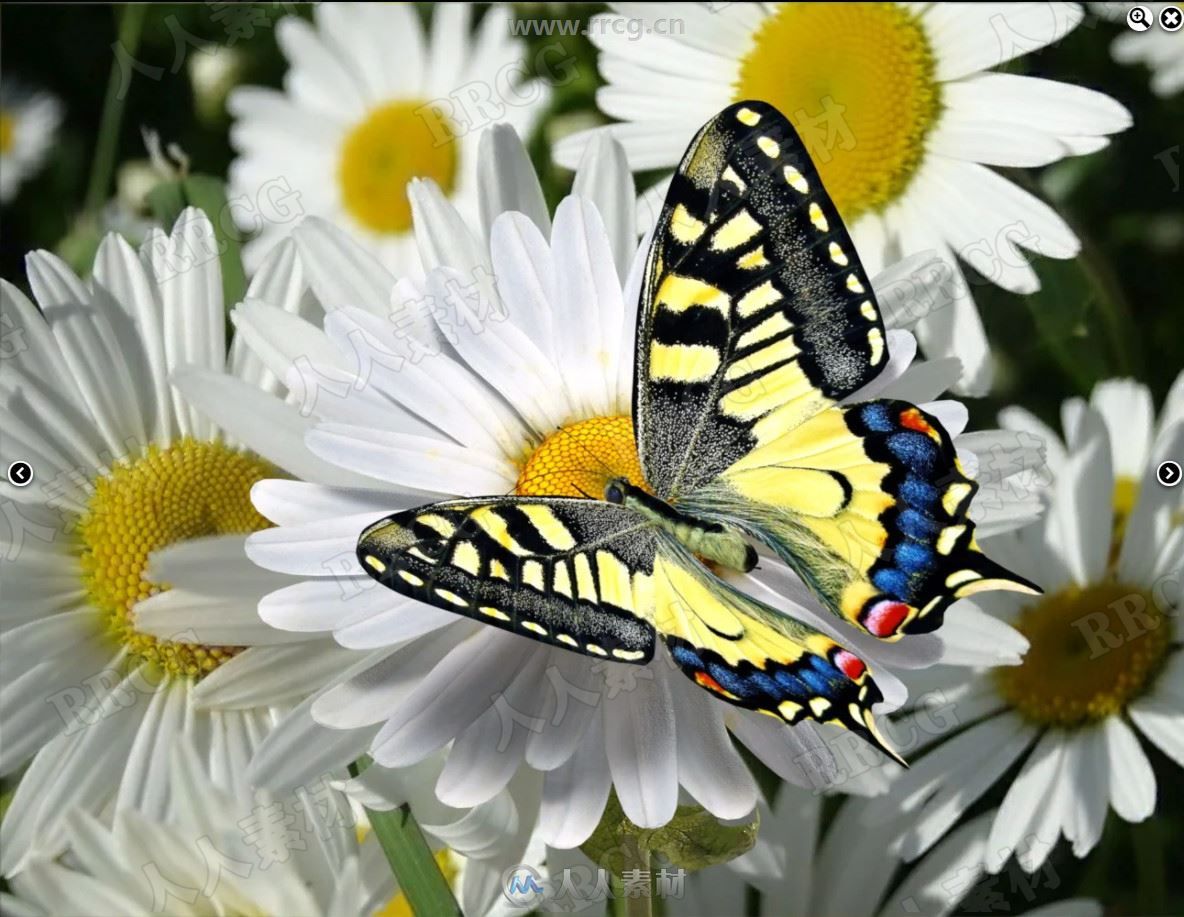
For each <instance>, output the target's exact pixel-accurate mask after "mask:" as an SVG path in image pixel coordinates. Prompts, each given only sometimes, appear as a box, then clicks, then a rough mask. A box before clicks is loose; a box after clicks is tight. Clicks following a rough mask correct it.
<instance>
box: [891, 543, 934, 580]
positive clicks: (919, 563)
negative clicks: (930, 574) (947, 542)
mask: <svg viewBox="0 0 1184 917" xmlns="http://www.w3.org/2000/svg"><path fill="white" fill-rule="evenodd" d="M892 559H893V560H894V561H895V563H896V566H897V567H899V568H900V569H901V570H903V571H904V572H905V573H921V572H923V571H925V570H927V569H929V567H930V566H931V565H932V563H933V559H934V558H933V550H932V549H931V548H930V547H929V546H928V545H925V544H922V543H921V542H919V541H902V542H901V543H900V544H898V545H897V546H896V550H895V551H894V552H893V555H892Z"/></svg>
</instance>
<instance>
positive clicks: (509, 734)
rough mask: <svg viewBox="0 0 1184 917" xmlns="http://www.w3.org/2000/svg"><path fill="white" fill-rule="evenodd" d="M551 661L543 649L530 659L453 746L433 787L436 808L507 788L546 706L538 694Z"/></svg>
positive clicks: (485, 799)
mask: <svg viewBox="0 0 1184 917" xmlns="http://www.w3.org/2000/svg"><path fill="white" fill-rule="evenodd" d="M550 655H551V654H550V652H548V651H546V650H543V649H538V650H536V651H535V652H534V653H532V654H531V656H530V657H529V659H528V660H527V662H526V664H525V665H523V666H522V667H521V668H520V669H519V671H518V674H517V675H516V676H515V678H514V680H513V681H512V682H510V684H509V685H508V686H507V687H506V689H505V691H504V692H502V693H501V694H500V695H498V696H497V698H496V699H495V701H494V705H493V706H492V707H490V708H489V709H488V710H486V711H485V712H484V713H483V714H481V716H479V717H478V718H477V720H476V721H475V722H474V723H473V724H472V725H471V726H469V728H468V729H466V730H465V731H464V732H463V733H461V735H460V736H459V737H458V738H457V740H456V741H455V742H453V743H452V748H451V750H450V751H449V753H448V761H447V763H446V764H445V765H444V770H443V772H442V773H441V774H440V780H439V782H438V783H437V784H436V795H437V796H438V797H439V798H440V801H441V802H444V803H445V804H447V805H451V806H457V807H458V808H463V807H468V806H475V805H480V804H482V803H484V802H488V801H489V800H490V799H492V798H493V797H494V796H495V795H496V794H497V793H499V792H500V791H501V790H503V789H504V788H505V787H506V785H507V784H508V783H509V782H510V778H511V777H513V776H514V774H515V772H516V771H517V770H518V766H519V765H520V764H521V763H522V755H523V752H524V751H525V750H526V741H527V738H528V737H529V736H530V735H531V734H532V733H533V732H534V731H535V729H536V728H537V724H538V714H539V712H540V710H541V707H542V705H543V703H544V702H545V701H544V698H545V694H544V693H541V692H540V690H539V689H540V686H541V683H542V681H543V669H544V667H545V665H546V663H547V661H548V659H549V658H550Z"/></svg>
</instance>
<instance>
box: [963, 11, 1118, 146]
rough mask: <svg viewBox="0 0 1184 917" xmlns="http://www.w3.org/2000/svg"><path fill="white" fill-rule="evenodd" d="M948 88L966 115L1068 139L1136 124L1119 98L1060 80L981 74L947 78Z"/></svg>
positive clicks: (1112, 131)
mask: <svg viewBox="0 0 1184 917" xmlns="http://www.w3.org/2000/svg"><path fill="white" fill-rule="evenodd" d="M1031 5H1033V6H1036V5H1040V4H1031ZM942 92H943V94H944V99H943V101H944V102H945V103H946V104H947V105H948V106H949V107H950V109H952V110H957V111H958V113H959V118H960V120H964V121H969V120H970V119H971V118H976V117H977V118H978V119H981V121H984V122H992V121H996V120H1006V121H1013V120H1014V121H1017V122H1019V123H1021V124H1023V125H1025V126H1030V127H1032V128H1037V129H1039V130H1040V131H1043V132H1045V133H1049V134H1053V135H1054V136H1056V137H1058V138H1062V139H1067V138H1070V137H1091V136H1097V135H1098V134H1113V133H1117V132H1118V131H1122V130H1126V129H1127V128H1128V127H1130V125H1131V115H1130V112H1128V111H1127V110H1126V109H1125V108H1124V107H1123V106H1122V105H1121V104H1119V103H1118V102H1116V101H1115V100H1114V99H1112V98H1110V97H1109V96H1107V95H1103V94H1102V93H1100V92H1095V91H1094V90H1092V89H1086V88H1085V87H1083V86H1075V85H1073V84H1072V83H1062V82H1058V81H1056V80H1046V79H1040V78H1038V77H1031V76H1020V75H1018V74H1014V73H980V74H977V75H976V76H972V77H970V78H969V79H965V80H958V81H957V82H953V83H947V84H946V85H944V86H943V87H942Z"/></svg>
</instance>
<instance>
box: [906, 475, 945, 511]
mask: <svg viewBox="0 0 1184 917" xmlns="http://www.w3.org/2000/svg"><path fill="white" fill-rule="evenodd" d="M900 498H901V499H902V500H903V501H904V502H905V503H906V504H908V505H909V506H914V507H917V508H921V509H926V510H929V509H931V508H932V507H933V506H934V505H935V504H936V503H937V502H938V500H940V499H941V491H940V490H938V488H937V487H935V486H934V485H932V484H930V483H929V482H928V481H926V480H925V479H924V478H919V477H917V476H916V475H915V474H910V475H909V476H908V477H907V478H905V479H904V481H903V482H902V483H901V485H900Z"/></svg>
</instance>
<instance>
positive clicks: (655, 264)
mask: <svg viewBox="0 0 1184 917" xmlns="http://www.w3.org/2000/svg"><path fill="white" fill-rule="evenodd" d="M886 362H887V342H886V338H885V330H884V323H883V321H882V319H881V316H880V312H879V309H878V307H877V304H876V298H875V296H874V294H873V292H872V290H871V284H870V283H869V281H868V279H867V277H866V276H865V274H864V272H863V269H862V267H861V266H860V264H859V260H858V258H857V257H856V254H855V249H854V246H853V245H852V242H851V239H850V237H849V236H848V234H847V231H846V229H845V228H844V226H843V223H842V221H841V220H840V218H839V214H838V212H837V211H836V209H835V207H834V204H833V203H832V202H831V200H830V198H829V197H828V196H827V194H826V191H825V189H824V188H823V186H822V182H821V180H820V179H819V175H818V172H817V170H816V169H815V168H814V166H813V164H812V163H811V161H810V158H809V156H808V155H807V153H806V151H805V148H804V147H803V145H802V142H801V140H800V139H799V138H798V136H797V134H796V133H795V132H794V129H793V127H792V126H791V125H790V123H789V121H788V120H787V119H786V118H785V117H784V116H783V115H782V114H781V113H780V112H778V111H777V110H776V109H775V108H773V107H772V106H770V105H768V104H766V103H763V102H758V101H745V102H739V103H736V104H734V105H731V106H729V107H728V108H726V109H724V110H723V111H722V112H720V113H719V114H718V115H717V116H716V117H714V118H713V119H712V120H711V121H709V122H708V123H707V124H706V125H705V126H704V127H703V128H702V129H701V130H700V131H699V132H698V134H697V135H696V136H695V138H694V140H693V141H692V142H691V144H690V146H689V148H688V149H687V152H686V154H685V155H684V156H683V159H682V162H681V164H680V165H679V167H678V169H677V171H676V173H675V174H674V176H673V179H672V181H671V184H670V189H669V191H668V193H667V196H666V201H665V204H664V206H663V209H662V212H661V215H660V217H659V219H658V222H657V225H656V227H655V231H654V236H653V241H652V242H651V245H650V249H649V252H648V256H647V260H646V264H645V271H644V279H643V285H642V291H641V300H640V303H639V308H638V320H637V336H636V351H635V354H634V386H633V428H634V435H635V440H636V447H637V452H638V457H639V459H640V466H641V469H642V472H643V475H644V478H643V479H642V480H628V479H625V478H612V479H610V480H608V481H607V482H606V485H605V489H604V493H603V495H599V494H597V495H589V497H588V498H575V497H558V496H557V497H519V496H504V495H503V496H489V497H481V498H475V499H471V498H461V499H455V500H447V501H443V502H437V503H433V504H430V505H427V506H422V507H419V508H416V509H411V510H406V511H403V512H399V513H396V514H394V515H392V516H390V517H388V518H386V519H383V520H381V521H379V522H377V523H375V524H373V525H371V526H369V527H368V528H367V529H366V530H365V531H364V532H363V533H362V534H361V536H360V538H359V540H358V548H357V553H358V559H359V561H360V562H361V564H362V566H363V567H364V569H366V571H367V572H368V573H369V574H370V575H371V576H372V577H373V578H375V579H376V580H378V581H379V582H380V583H382V584H384V585H385V586H387V587H389V588H391V589H393V590H395V591H396V592H399V593H402V594H404V595H408V596H412V597H414V598H417V599H420V600H422V601H424V602H427V603H429V604H431V605H433V606H436V607H438V608H444V609H447V610H449V611H452V612H455V613H457V614H459V615H464V616H466V617H468V618H472V619H475V620H478V621H483V622H485V623H487V624H490V625H493V626H495V627H499V628H503V629H505V630H510V631H513V632H515V633H519V634H522V635H524V636H526V637H530V638H533V639H535V640H538V641H541V642H543V643H547V644H551V645H553V646H559V647H564V648H566V649H568V650H571V651H572V652H575V653H582V654H584V655H587V656H591V657H599V658H603V659H606V660H612V661H616V662H622V663H631V664H639V665H640V664H645V663H647V662H649V661H650V660H651V659H652V658H653V656H654V652H655V644H656V640H658V639H660V640H661V641H662V642H663V643H664V644H665V646H666V649H667V650H668V651H669V655H670V658H671V659H672V660H673V662H674V663H675V664H676V665H677V666H678V667H679V668H680V669H681V670H682V671H683V672H684V673H685V674H686V675H687V676H688V677H689V678H691V679H692V680H693V681H694V682H695V683H696V684H697V685H699V686H700V687H702V688H703V689H705V690H707V691H710V692H712V693H713V694H714V695H716V696H717V697H720V698H722V699H724V700H726V701H728V702H730V703H732V704H736V705H738V706H741V707H745V708H749V709H753V710H758V711H761V712H764V713H767V714H770V715H772V716H776V717H780V718H781V719H783V720H784V721H785V722H787V723H791V724H792V723H798V722H800V721H802V720H803V719H807V718H809V719H813V720H816V721H819V722H824V723H833V724H836V725H839V726H842V727H845V728H847V729H850V730H852V731H854V732H855V733H857V734H859V735H861V736H863V737H864V738H866V739H868V740H869V741H871V742H873V743H874V744H876V745H877V746H879V747H880V748H881V749H883V750H885V751H886V752H888V753H889V754H892V755H894V756H896V753H895V752H894V751H893V750H892V749H891V748H890V746H889V745H888V743H887V742H886V741H885V740H884V738H883V736H882V735H881V734H880V732H879V730H878V728H877V725H876V722H875V719H874V717H873V715H872V708H873V707H874V705H875V704H876V703H877V702H879V701H880V700H882V699H883V696H882V693H881V691H880V689H879V688H878V687H877V685H876V684H875V682H874V680H873V678H872V675H871V673H870V671H869V669H868V666H867V664H866V663H865V662H864V661H863V660H862V659H861V658H860V657H858V656H857V655H856V654H855V653H853V652H851V651H850V650H848V649H845V648H844V647H843V646H841V645H840V644H839V643H837V642H836V641H835V640H833V639H831V637H829V636H827V635H826V634H824V633H822V632H821V631H819V630H817V629H815V628H813V627H810V626H808V625H807V624H805V623H802V622H800V621H797V620H795V619H793V618H791V617H788V616H787V615H785V614H783V613H782V612H780V611H778V610H777V609H775V608H773V607H771V606H770V605H768V604H766V603H764V602H761V601H758V600H757V599H755V598H752V597H751V596H749V595H747V594H746V593H745V592H743V591H742V590H741V589H739V588H737V586H736V585H735V584H734V583H733V582H731V581H729V579H728V578H726V577H725V576H719V575H717V574H716V571H720V572H726V571H731V572H733V573H746V572H748V571H750V570H752V569H753V567H754V566H755V565H756V564H757V561H758V558H759V555H758V553H757V550H756V547H755V546H756V545H763V546H764V547H765V548H766V549H767V550H769V551H771V552H772V553H773V554H774V555H776V556H777V557H779V558H780V559H781V560H782V561H783V562H784V563H785V564H787V565H788V566H789V567H790V568H792V569H793V570H794V571H795V572H796V573H797V574H798V575H799V576H800V577H801V579H802V580H803V581H804V582H805V583H806V585H807V586H809V588H810V589H811V590H812V591H813V592H814V594H815V595H816V596H817V597H818V599H819V600H820V601H821V603H822V604H823V605H824V606H825V607H826V609H828V610H829V611H830V612H832V613H833V614H834V615H835V616H837V617H838V618H839V619H841V620H844V621H846V622H848V623H850V624H852V625H855V626H856V627H859V628H861V629H863V630H865V631H867V632H868V633H870V634H872V635H874V636H875V637H878V638H881V639H884V640H894V639H898V638H899V637H900V636H901V635H904V634H913V633H921V632H925V631H931V630H933V629H935V628H937V627H938V626H939V625H940V623H941V619H942V615H943V613H944V611H945V609H946V608H947V607H948V606H949V605H950V604H951V603H952V602H954V601H956V600H957V599H959V598H962V597H964V596H967V595H972V594H974V593H975V592H978V591H981V590H984V589H1014V590H1019V591H1037V590H1036V588H1035V587H1034V586H1033V585H1032V584H1031V583H1028V582H1027V581H1026V580H1023V579H1021V578H1020V577H1018V576H1015V575H1014V574H1012V573H1010V572H1008V571H1007V570H1005V569H1004V568H1002V567H1000V566H999V565H997V564H995V563H994V562H992V561H991V560H989V559H988V558H987V557H986V556H985V555H984V554H983V553H982V552H981V551H980V550H979V548H978V547H977V545H976V544H975V541H974V535H973V531H974V524H973V523H972V522H971V520H970V518H969V516H968V511H969V507H970V503H971V499H972V497H973V495H974V492H975V483H974V481H973V480H971V479H970V478H969V477H967V476H966V475H965V474H964V473H963V471H962V469H961V467H960V465H959V462H958V458H957V455H956V452H955V449H954V445H953V442H952V440H951V438H950V436H949V434H948V433H947V432H946V431H945V430H944V429H943V428H942V425H941V423H940V422H939V421H938V420H937V419H936V418H935V417H933V416H931V415H929V414H926V413H925V412H924V411H922V410H921V409H920V408H917V407H915V406H914V405H911V404H907V403H904V402H900V401H889V400H879V401H869V402H865V403H859V404H844V403H842V402H843V400H844V399H846V398H847V397H848V396H850V395H852V394H854V393H855V392H857V391H858V390H859V389H860V388H862V387H863V386H864V385H866V384H867V383H868V382H870V381H871V380H872V379H873V378H875V376H876V375H877V374H878V373H879V372H880V371H881V370H883V369H884V367H885V365H886ZM601 497H602V498H601ZM733 578H734V577H733ZM898 760H899V758H898Z"/></svg>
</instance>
